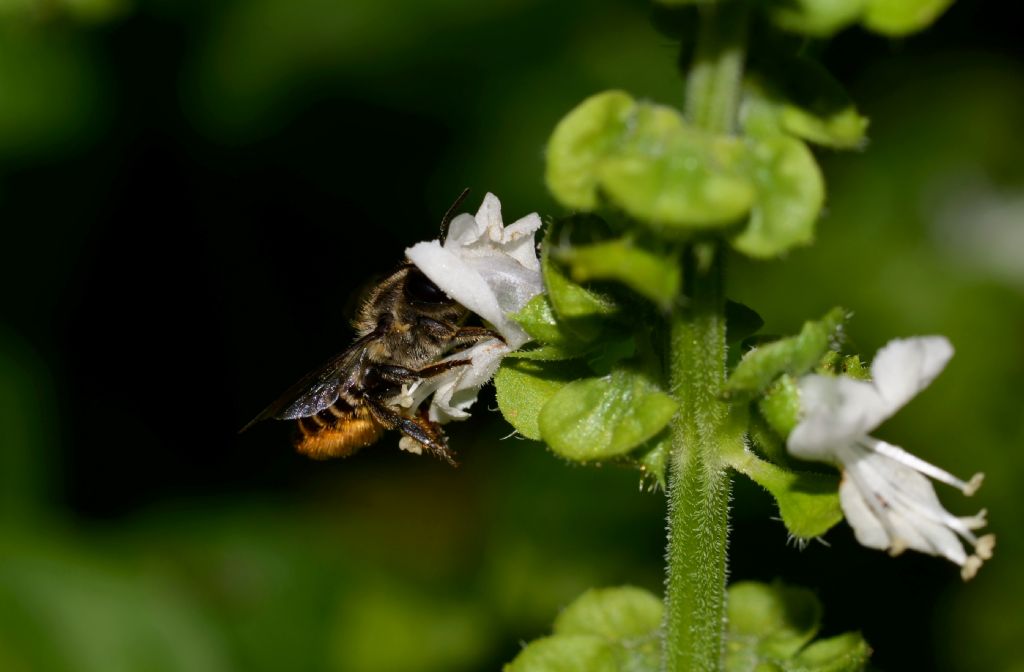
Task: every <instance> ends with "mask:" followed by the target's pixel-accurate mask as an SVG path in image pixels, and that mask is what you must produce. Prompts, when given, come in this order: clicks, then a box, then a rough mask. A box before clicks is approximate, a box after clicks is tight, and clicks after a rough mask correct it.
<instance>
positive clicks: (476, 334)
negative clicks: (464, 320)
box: [451, 327, 505, 346]
mask: <svg viewBox="0 0 1024 672" xmlns="http://www.w3.org/2000/svg"><path fill="white" fill-rule="evenodd" d="M488 338H496V339H498V340H499V341H501V342H502V343H504V342H505V338H504V337H503V336H502V335H501V334H499V333H498V332H496V331H493V330H491V329H487V328H486V327H459V330H458V331H456V332H455V336H453V337H452V340H451V344H452V345H453V346H458V345H466V344H469V343H477V342H479V341H485V340H487V339H488Z"/></svg>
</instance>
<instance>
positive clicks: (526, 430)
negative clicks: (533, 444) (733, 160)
mask: <svg viewBox="0 0 1024 672" xmlns="http://www.w3.org/2000/svg"><path fill="white" fill-rule="evenodd" d="M582 375H586V368H585V367H584V366H583V365H582V364H581V363H580V362H576V361H569V362H564V361H529V360H526V361H524V360H521V359H507V358H506V360H505V361H503V362H502V363H501V368H500V369H498V373H497V375H495V376H494V387H495V390H496V392H497V398H498V408H500V409H501V414H502V415H503V416H505V420H507V421H508V422H509V424H511V425H512V426H513V427H515V429H516V431H518V432H519V433H520V434H522V435H523V436H525V437H526V438H528V439H533V440H534V441H539V440H540V438H541V432H540V428H539V426H538V424H537V418H538V416H539V415H540V411H541V409H542V408H543V407H544V405H545V404H546V403H547V402H548V401H549V400H550V399H551V397H553V396H554V395H555V393H556V392H558V391H559V390H560V389H562V388H563V387H564V386H566V385H567V384H569V383H570V382H571V381H573V380H576V379H577V378H579V377H581V376H582Z"/></svg>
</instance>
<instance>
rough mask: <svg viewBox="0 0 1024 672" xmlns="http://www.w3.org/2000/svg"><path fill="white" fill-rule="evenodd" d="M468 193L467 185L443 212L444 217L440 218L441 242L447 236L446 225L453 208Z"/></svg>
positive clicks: (457, 205) (460, 202)
mask: <svg viewBox="0 0 1024 672" xmlns="http://www.w3.org/2000/svg"><path fill="white" fill-rule="evenodd" d="M468 195H469V187H466V188H465V189H463V190H462V193H461V194H459V197H458V198H456V199H455V202H454V203H452V204H451V207H449V208H448V211H447V212H445V213H444V217H442V218H441V243H444V239H445V238H447V237H448V225H449V224H451V223H452V215H453V213H454V212H455V209H456V208H458V207H459V206H460V205H462V202H463V201H464V200H466V196H468Z"/></svg>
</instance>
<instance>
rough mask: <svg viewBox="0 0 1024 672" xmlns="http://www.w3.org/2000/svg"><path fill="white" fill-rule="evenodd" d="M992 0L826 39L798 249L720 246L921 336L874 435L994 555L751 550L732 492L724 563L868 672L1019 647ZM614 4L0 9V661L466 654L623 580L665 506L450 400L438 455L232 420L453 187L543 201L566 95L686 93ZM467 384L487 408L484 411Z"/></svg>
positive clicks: (833, 543) (1002, 27) (1015, 202)
mask: <svg viewBox="0 0 1024 672" xmlns="http://www.w3.org/2000/svg"><path fill="white" fill-rule="evenodd" d="M1010 5H1011V3H983V2H971V1H969V0H961V2H958V3H956V5H954V7H953V8H952V9H950V10H949V11H948V12H947V13H946V14H945V15H944V16H943V17H942V18H941V19H940V20H939V21H938V22H937V23H936V24H935V26H934V27H933V28H932V29H931V30H929V31H928V32H926V33H923V34H921V35H917V36H913V37H911V38H908V39H903V40H898V41H894V40H888V39H883V38H880V37H878V36H873V35H871V34H869V33H866V32H864V31H862V30H860V29H857V28H853V29H850V30H847V31H845V32H843V33H841V34H840V35H839V36H838V37H836V38H835V39H833V40H832V41H831V42H830V43H829V44H828V45H826V46H824V47H823V49H822V51H821V54H822V58H823V60H824V61H825V63H826V64H827V65H828V66H829V67H830V68H831V69H832V70H833V72H835V73H836V74H837V75H838V76H839V77H840V78H841V79H842V81H844V82H845V83H847V84H848V86H849V87H850V89H851V91H852V93H853V96H854V98H855V99H856V100H857V101H858V102H859V104H860V106H861V109H862V110H863V111H864V112H865V113H866V114H867V115H868V116H869V117H871V119H872V125H871V130H870V135H871V138H872V141H871V143H870V145H869V146H868V147H867V149H866V150H865V151H863V152H859V153H854V154H833V153H831V152H827V151H826V152H820V153H819V158H820V159H821V161H822V164H823V166H824V169H825V173H826V177H827V180H828V185H829V194H830V196H829V205H828V210H827V212H826V215H825V217H824V218H823V219H822V221H821V223H820V227H819V241H818V244H817V245H816V246H815V247H812V248H810V249H807V250H800V251H797V252H794V253H793V254H792V255H791V256H790V258H789V259H787V260H784V261H780V262H772V263H751V262H747V261H744V260H741V259H736V260H734V261H733V262H732V263H731V274H730V279H729V282H730V287H731V294H732V295H733V296H734V298H736V299H738V300H741V301H744V302H746V303H748V304H749V305H751V306H753V307H754V308H756V309H757V310H758V311H759V312H760V313H761V314H762V315H763V316H765V318H766V319H767V326H766V331H768V332H774V333H789V332H793V331H795V330H797V329H798V328H799V326H800V323H801V322H802V320H804V319H807V318H811V317H814V316H817V315H820V314H821V313H823V312H824V311H825V310H826V309H827V308H828V307H830V306H832V305H836V304H840V305H843V306H846V307H847V308H850V309H852V310H853V311H854V312H855V318H854V321H853V324H852V326H851V340H852V342H853V344H854V346H855V347H857V348H859V349H860V351H861V352H862V353H863V354H864V355H865V356H870V355H871V353H873V352H874V351H875V350H876V349H877V348H878V347H879V346H880V345H882V344H884V343H885V341H887V340H888V339H889V338H891V337H896V336H907V335H913V334H919V333H945V334H947V335H948V336H949V337H950V338H951V339H952V341H953V342H954V344H955V345H956V347H957V349H958V355H957V357H956V358H955V359H954V361H953V363H952V364H951V366H950V368H949V370H948V371H947V372H946V373H944V374H943V376H942V377H940V378H939V379H938V381H937V382H936V383H935V384H934V385H933V388H932V389H930V390H929V391H928V392H926V393H925V394H924V395H923V396H922V397H921V398H920V399H919V400H918V401H915V402H914V404H912V405H911V406H910V407H909V408H908V409H907V410H906V411H905V412H904V413H903V414H901V416H900V417H898V418H896V419H894V420H893V421H892V422H890V423H888V424H887V425H886V426H885V427H883V428H882V430H880V431H881V432H882V436H883V437H884V438H886V439H887V440H890V441H892V442H895V443H899V444H900V445H903V446H905V447H906V448H908V449H909V450H911V451H912V452H915V453H917V454H919V455H921V456H922V457H924V458H925V459H928V460H930V461H934V462H936V463H937V464H939V465H941V466H943V467H946V468H948V469H950V470H951V471H953V472H954V473H957V474H959V475H961V476H965V477H966V476H969V475H970V474H971V473H973V472H974V471H976V470H983V471H985V472H987V474H988V480H987V482H986V486H985V488H983V489H982V490H981V492H980V493H979V494H978V495H977V496H975V498H974V500H973V501H964V500H963V499H962V498H961V497H960V495H959V493H956V492H955V491H951V490H948V489H946V490H940V491H939V493H940V497H942V498H943V500H944V502H946V503H947V506H948V507H949V508H950V509H951V510H952V511H954V512H960V513H963V514H967V513H973V512H974V511H976V510H977V508H978V507H980V506H986V507H988V508H989V510H990V518H991V520H992V521H993V523H992V528H993V529H994V530H995V531H996V532H997V534H998V535H999V547H998V548H997V554H996V558H995V560H994V561H992V562H991V563H990V564H989V565H987V566H986V567H985V568H984V569H983V570H982V572H981V574H980V575H979V577H978V578H977V579H976V580H975V581H974V582H972V583H971V584H968V585H962V584H961V583H960V582H959V579H958V576H957V572H956V569H955V568H954V567H953V566H951V565H948V564H947V563H945V562H944V561H941V560H938V559H935V558H930V557H924V556H920V555H915V554H912V553H908V554H906V555H905V556H904V557H901V558H898V559H896V560H893V559H890V558H888V557H887V556H885V555H884V554H881V553H877V552H873V551H869V550H866V549H863V548H860V547H859V546H857V545H856V543H855V542H854V541H853V539H852V535H851V533H850V531H849V529H848V528H847V527H846V526H845V525H840V526H838V527H837V528H836V529H835V530H833V531H832V532H830V533H829V534H828V535H827V538H826V541H827V542H828V544H829V546H825V545H819V544H812V545H811V546H810V547H809V548H808V549H806V550H804V551H802V552H801V551H798V550H797V549H795V548H793V547H792V546H791V545H787V544H786V539H785V532H784V529H783V527H782V525H781V523H779V522H777V521H775V520H773V519H772V516H774V515H775V513H776V512H775V510H774V507H773V505H772V503H771V501H770V500H769V499H768V497H767V496H766V495H764V494H763V493H761V492H760V491H758V490H757V489H756V488H755V487H753V486H751V485H749V484H747V483H745V482H737V487H736V493H735V498H734V514H735V518H734V520H735V523H734V526H733V529H734V534H733V537H732V546H731V566H732V572H731V574H732V577H733V578H734V579H736V580H741V579H762V580H770V579H772V578H774V577H782V578H783V579H785V580H787V581H790V582H794V583H799V584H803V585H807V586H810V587H813V588H814V589H815V590H817V591H818V592H819V594H820V595H821V597H822V599H823V601H824V604H825V610H826V615H825V631H826V633H835V632H840V631H842V630H847V629H861V630H863V632H864V633H865V635H866V636H867V638H868V640H869V641H870V642H871V643H872V645H873V646H874V647H875V650H876V655H875V658H874V660H875V664H876V665H877V666H878V667H879V668H881V669H889V670H900V669H936V670H977V669H1006V670H1021V669H1024V653H1022V650H1021V648H1020V644H1019V638H1020V636H1021V635H1022V634H1024V632H1022V625H1021V622H1020V614H1021V608H1022V605H1021V602H1020V597H1019V596H1020V595H1021V594H1022V590H1024V581H1022V577H1021V573H1020V571H1019V569H1018V567H1019V566H1020V563H1021V562H1022V561H1024V540H1022V538H1021V536H1020V534H1019V532H1020V530H1021V529H1022V528H1024V510H1022V507H1021V503H1022V500H1021V496H1020V494H1019V488H1018V486H1017V484H1018V483H1019V482H1020V479H1021V478H1022V477H1024V456H1022V455H1024V454H1022V450H1021V448H1022V439H1024V423H1022V420H1021V408H1022V402H1024V395H1022V393H1021V391H1020V380H1021V377H1022V374H1024V348H1022V345H1024V302H1022V293H1024V170H1022V168H1021V162H1020V156H1021V151H1022V150H1024V142H1022V141H1021V124H1022V122H1024V78H1022V70H1021V49H1020V47H1019V44H1020V42H1019V35H1018V33H1019V29H1018V28H1019V24H1018V23H1016V22H1015V21H1014V20H1013V19H1012V17H1011V16H1010ZM676 51H677V46H676V45H675V44H673V43H672V42H671V41H670V40H669V39H667V38H665V37H662V36H661V35H659V34H658V33H656V32H655V31H654V30H653V29H651V27H650V23H649V20H648V18H647V7H646V5H645V4H644V3H639V2H627V1H625V0H623V1H621V2H611V1H608V2H600V3H593V2H586V3H585V2H582V1H579V2H564V3H544V2H540V1H539V0H521V1H518V2H513V1H511V0H510V1H508V2H500V3H470V2H461V1H458V0H436V1H433V2H429V3H427V2H422V3H421V2H417V1H415V0H398V1H397V2H393V3H375V2H370V1H369V0H361V1H359V2H348V3H344V2H329V1H328V0H291V1H285V0H245V1H243V0H237V1H235V2H231V1H224V2H182V3H172V2H165V1H159V0H151V1H140V2H136V3H133V4H125V3H122V2H118V1H117V0H83V1H82V2H79V3H77V4H76V3H67V4H63V3H61V2H48V3H43V2H38V3H37V2H32V1H31V0H26V2H24V3H0V226H2V232H3V239H2V243H0V286H2V287H3V301H2V304H0V308H2V313H0V507H2V508H0V525H2V527H0V669H3V670H75V671H78V670H104V671H107V670H143V669H145V670H198V671H203V670H211V671H212V670H282V669H289V670H369V671H372V670H409V671H413V670H424V671H427V670H477V669H481V670H482V669H497V668H498V667H499V666H500V663H501V662H502V661H507V660H509V659H511V657H512V656H514V655H515V652H516V651H517V650H518V648H519V645H520V644H519V643H520V642H521V641H524V640H528V639H530V638H533V637H535V636H538V635H540V634H542V633H544V632H545V631H546V629H547V628H548V627H549V624H550V622H551V620H552V618H553V617H554V615H555V614H556V613H557V610H558V608H559V607H560V606H563V605H564V604H565V603H566V602H567V601H568V600H570V599H572V597H574V596H575V595H576V594H578V593H579V592H580V591H582V590H583V589H584V588H586V587H587V586H590V585H612V584H619V583H633V584H638V585H642V586H645V587H648V588H650V589H652V590H658V589H659V587H660V584H661V571H662V553H663V529H664V523H663V506H662V497H661V496H660V495H658V494H650V493H641V492H638V490H637V483H638V479H637V475H636V474H635V473H634V472H632V471H629V470H626V469H620V468H615V467H604V468H601V469H583V468H579V467H574V466H570V465H566V464H564V463H562V462H560V461H559V460H557V459H556V458H555V457H553V456H552V455H550V454H549V453H547V452H545V451H544V449H543V447H541V446H539V445H537V444H533V443H529V442H524V441H519V440H516V439H513V438H507V439H505V440H502V437H505V436H506V435H507V434H508V432H509V431H511V430H510V428H509V427H508V426H507V425H505V424H504V423H503V422H502V421H501V419H500V417H499V415H498V414H497V413H491V412H487V410H493V409H494V407H495V406H494V402H493V397H488V396H487V395H485V396H484V397H483V398H482V399H481V401H480V402H479V406H478V408H479V409H480V412H478V413H476V414H475V417H474V418H473V419H472V420H471V421H470V422H468V423H465V424H463V425H459V426H455V427H452V428H451V431H450V434H451V443H452V445H453V446H455V448H456V450H457V451H458V453H459V455H460V458H461V460H462V463H463V464H462V466H461V467H460V468H459V469H457V470H452V469H450V468H449V467H447V466H446V465H444V464H442V463H439V462H435V461H432V460H430V459H428V458H416V457H413V456H410V455H407V454H402V453H400V452H399V451H398V450H397V449H396V445H395V444H396V443H397V439H396V437H388V438H386V439H384V440H383V441H382V442H381V443H380V445H378V446H375V447H374V448H372V449H368V450H366V451H364V452H363V453H361V454H359V455H358V456H357V457H355V458H353V459H350V460H345V461H338V462H331V463H315V462H310V461H307V460H305V459H304V458H301V457H299V456H297V455H295V454H293V453H292V452H291V450H290V448H289V446H288V430H287V428H286V427H284V426H282V425H277V424H267V425H263V426H259V427H258V428H256V429H254V430H252V431H251V432H249V433H246V434H244V435H241V436H239V435H237V430H238V428H239V427H240V426H241V425H243V424H244V423H245V422H246V421H247V420H248V419H249V418H250V417H251V416H253V415H255V414H256V413H257V412H258V411H259V410H260V409H261V408H262V407H263V406H264V405H265V404H266V403H267V402H268V401H270V400H272V399H273V398H274V397H275V396H276V395H277V394H278V393H280V392H281V391H282V390H283V389H285V388H286V387H287V386H288V385H289V384H291V383H292V382H294V379H296V378H297V377H298V376H299V375H301V374H302V373H303V372H305V371H306V370H307V369H309V368H311V367H312V366H314V365H316V364H317V363H318V362H319V361H321V360H323V359H325V358H326V357H328V356H330V355H332V354H334V353H335V352H336V351H338V350H340V349H341V348H343V347H345V346H346V345H347V344H348V342H349V340H350V331H349V329H348V326H347V321H348V318H349V314H350V311H349V307H348V306H349V304H350V302H351V297H352V295H353V293H354V292H355V291H356V289H357V288H358V287H360V286H361V285H362V284H363V283H364V282H366V281H367V279H369V278H370V277H372V276H373V275H374V274H376V273H382V272H386V271H387V270H388V269H389V268H390V267H392V266H393V265H394V264H395V263H397V262H398V260H399V259H400V258H401V257H402V252H403V250H404V248H405V247H407V246H409V245H411V244H412V243H414V242H416V241H418V240H423V239H429V238H432V237H434V236H435V235H436V230H437V225H438V222H439V220H440V217H441V215H442V213H443V212H444V211H445V209H446V208H447V207H448V205H449V204H450V202H451V201H452V200H453V199H454V197H455V196H456V195H457V194H458V193H459V191H460V190H461V189H462V188H463V187H465V186H469V187H471V188H472V189H473V194H472V195H471V197H470V200H469V201H468V203H467V205H466V209H469V210H475V208H476V205H477V204H478V202H479V200H480V198H481V197H482V196H483V194H484V193H485V192H486V191H493V192H495V193H496V194H497V195H498V196H499V197H500V198H501V199H502V202H503V204H504V207H505V213H506V219H507V220H509V221H511V220H514V219H516V218H518V217H519V216H521V215H523V214H526V213H527V212H530V211H539V212H540V213H541V214H542V215H545V216H547V215H553V214H557V213H558V212H559V210H558V208H557V206H555V205H554V203H553V201H552V200H551V199H550V197H549V196H548V195H547V194H546V193H545V191H544V188H543V183H542V177H541V176H542V170H543V156H542V152H543V146H544V143H545V141H546V138H547V135H548V134H549V133H550V130H551V128H552V127H553V126H554V124H555V122H556V121H557V120H558V119H559V118H560V117H561V116H562V115H563V114H564V113H565V112H566V111H568V110H569V109H570V108H571V107H572V106H573V105H574V104H576V103H577V102H578V101H579V100H581V99H582V98H583V97H584V96H586V95H588V94H590V93H594V92H596V91H600V90H603V89H606V88H612V87H621V88H625V89H628V90H630V91H632V92H634V93H635V94H637V95H639V96H643V97H650V98H652V99H656V100H659V101H662V102H666V103H673V102H678V101H679V100H680V99H681V96H682V94H681V84H680V81H679V78H678V76H677V75H676V74H675V71H674V61H675V54H676ZM485 409H487V410H485Z"/></svg>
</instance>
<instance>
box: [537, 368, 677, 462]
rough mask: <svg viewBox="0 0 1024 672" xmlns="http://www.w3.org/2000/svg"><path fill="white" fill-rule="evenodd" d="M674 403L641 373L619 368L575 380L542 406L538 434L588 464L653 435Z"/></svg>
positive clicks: (665, 421)
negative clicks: (599, 375) (603, 374)
mask: <svg viewBox="0 0 1024 672" xmlns="http://www.w3.org/2000/svg"><path fill="white" fill-rule="evenodd" d="M676 407H677V404H676V402H675V400H674V399H672V397H670V396H669V395H667V394H665V393H664V392H662V391H661V390H659V389H658V388H657V387H656V386H655V385H654V384H653V383H651V382H650V381H649V380H648V379H647V378H645V377H644V376H642V375H640V374H638V373H635V372H632V371H628V370H625V369H617V370H615V371H613V372H612V373H611V374H610V375H607V376H604V377H601V378H587V379H584V380H576V381H573V382H571V383H569V384H568V385H565V386H564V387H562V388H560V389H559V390H558V391H557V392H555V393H554V395H553V396H552V397H551V398H550V400H549V401H548V402H547V403H546V404H544V407H543V408H542V409H541V411H540V416H539V418H538V426H539V428H540V435H541V437H542V438H543V439H544V442H545V443H547V444H548V445H549V446H550V447H551V449H552V450H553V451H554V452H556V453H558V454H559V455H561V456H563V457H566V458H568V459H570V460H575V461H580V462H586V461H591V460H601V459H607V458H612V457H618V456H620V455H624V454H625V453H628V452H629V451H631V450H633V449H634V448H636V447H637V446H639V445H640V444H642V443H643V442H644V441H646V440H647V439H649V438H651V437H652V436H654V435H655V434H657V433H658V432H659V431H661V429H662V428H663V427H664V426H665V425H666V424H668V422H669V420H671V419H672V416H673V415H674V414H675V411H676Z"/></svg>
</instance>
